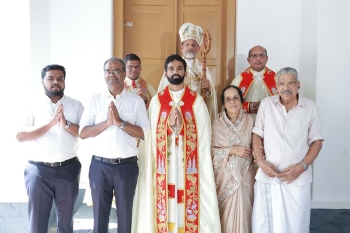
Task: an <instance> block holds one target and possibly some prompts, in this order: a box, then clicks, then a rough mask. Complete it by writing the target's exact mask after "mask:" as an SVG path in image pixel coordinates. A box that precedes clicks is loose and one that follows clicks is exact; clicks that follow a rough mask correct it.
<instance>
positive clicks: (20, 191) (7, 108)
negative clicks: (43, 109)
mask: <svg viewBox="0 0 350 233" xmlns="http://www.w3.org/2000/svg"><path fill="white" fill-rule="evenodd" d="M112 4H113V0H89V1H85V0H74V1H70V0H60V1H55V0H36V1H27V0H20V1H1V3H0V17H1V20H0V25H1V35H2V36H1V37H0V38H1V39H0V40H1V41H0V51H1V53H0V56H1V73H2V83H5V85H2V91H1V92H0V93H1V98H0V101H1V105H0V106H1V109H2V110H1V114H0V115H1V119H0V120H1V121H0V122H2V125H3V126H2V129H1V132H0V135H1V137H0V141H1V163H0V184H1V187H7V188H6V189H4V188H2V189H1V191H0V202H17V201H20V202H24V201H26V199H27V198H26V193H25V189H24V179H23V170H24V167H25V165H26V160H27V159H28V158H27V155H28V153H29V152H28V151H25V150H23V148H25V147H24V146H23V145H22V144H20V143H18V142H17V141H16V140H15V136H16V133H17V129H18V120H17V117H19V116H18V113H19V112H20V110H21V109H22V108H24V107H25V104H24V103H25V100H26V98H27V97H28V95H32V94H33V93H38V92H43V87H42V84H41V75H40V73H41V69H42V68H43V67H44V66H45V65H48V64H53V63H57V64H60V65H63V66H64V67H65V68H66V71H67V76H66V89H65V94H67V95H69V96H71V97H73V98H77V99H79V100H81V101H82V102H84V103H85V102H86V100H87V99H88V97H89V96H90V95H91V94H93V93H95V92H98V91H100V90H105V82H104V75H103V63H104V61H105V60H107V59H108V58H109V57H110V56H112V51H113V47H112V46H113V44H112V43H113V28H112V26H113V12H112V11H113V7H112ZM3 35H5V37H3ZM81 144H82V146H81V148H82V149H81V150H80V154H79V157H80V160H81V162H82V163H83V170H82V174H81V184H82V187H86V184H87V181H88V176H87V170H88V167H89V164H90V162H89V160H90V159H91V154H90V153H88V152H87V150H88V146H87V144H88V143H87V142H85V141H82V143H81ZM84 144H85V145H84ZM84 148H85V149H84ZM31 153H35V152H31Z"/></svg>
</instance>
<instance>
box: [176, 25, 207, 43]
mask: <svg viewBox="0 0 350 233" xmlns="http://www.w3.org/2000/svg"><path fill="white" fill-rule="evenodd" d="M202 33H203V29H202V28H201V27H200V26H198V25H194V24H192V23H184V24H182V26H181V27H180V29H179V35H180V39H181V43H182V42H184V41H186V40H195V41H196V42H197V44H198V45H199V46H201V44H202Z"/></svg>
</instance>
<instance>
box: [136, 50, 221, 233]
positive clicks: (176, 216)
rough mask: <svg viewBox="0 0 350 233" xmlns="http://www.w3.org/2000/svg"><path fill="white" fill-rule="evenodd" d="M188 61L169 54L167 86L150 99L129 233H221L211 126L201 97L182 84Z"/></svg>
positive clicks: (166, 62)
mask: <svg viewBox="0 0 350 233" xmlns="http://www.w3.org/2000/svg"><path fill="white" fill-rule="evenodd" d="M186 65H187V64H186V61H185V60H184V59H183V58H182V57H181V56H179V55H176V54H175V55H171V56H169V57H168V58H167V59H166V61H165V64H164V69H165V73H166V76H167V79H168V80H169V83H170V84H169V86H167V87H166V88H164V90H162V91H161V92H159V93H158V94H157V95H156V96H154V97H153V98H152V100H151V103H150V106H149V109H148V111H149V120H150V123H151V134H150V137H149V138H148V140H147V141H146V145H147V146H146V150H147V152H148V153H147V156H145V157H142V158H139V179H138V186H137V190H136V194H135V199H134V208H133V218H132V219H133V224H132V232H133V233H139V232H143V233H144V232H146V233H148V232H149V233H155V232H157V233H168V232H173V233H185V232H191V233H220V232H221V229H220V217H219V210H218V203H217V196H216V186H215V181H214V174H213V165H212V160H211V154H210V145H211V127H210V125H211V124H210V118H209V114H208V110H207V107H206V105H205V103H204V101H203V98H202V97H201V96H199V95H198V94H197V93H196V92H195V91H192V90H191V89H189V88H188V87H186V86H185V84H184V82H183V80H184V77H185V75H186Z"/></svg>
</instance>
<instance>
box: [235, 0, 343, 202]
mask: <svg viewBox="0 0 350 233" xmlns="http://www.w3.org/2000/svg"><path fill="white" fill-rule="evenodd" d="M349 7H350V2H349V1H346V0H338V1H331V0H308V1H302V0H294V1H286V0H282V1H277V0H264V1H258V0H237V32H236V35H237V38H236V39H237V41H236V52H237V58H236V61H237V62H236V74H239V73H240V72H242V71H243V70H244V69H245V68H246V67H248V63H247V62H246V58H247V53H248V50H249V49H250V48H251V47H253V46H254V45H256V44H260V45H262V46H264V47H266V49H267V51H268V56H269V61H268V63H267V66H268V67H270V68H271V69H273V70H275V71H278V70H279V69H280V68H282V67H285V66H291V67H294V68H296V69H297V70H298V72H299V75H300V77H299V78H300V81H301V90H300V92H301V94H302V95H304V96H306V97H307V98H310V99H313V100H315V101H316V103H317V105H318V108H319V111H320V117H321V127H322V133H323V135H324V137H325V141H324V144H323V149H322V151H321V153H320V154H319V156H318V158H317V159H316V161H315V163H314V171H313V176H314V183H313V191H312V201H313V202H312V206H313V207H314V208H350V195H349V193H350V179H349V177H350V176H349V175H350V172H349V171H350V169H349V167H350V156H349V155H348V154H349V153H350V143H349V141H350V136H349V135H348V132H349V131H350V123H349V120H348V119H349V115H350V107H348V106H347V100H348V99H350V92H349V91H348V90H347V88H348V87H349V86H350V73H349V72H347V70H348V69H349V67H350V62H349V61H350V59H349V58H348V51H350V45H349V41H350V31H349V30H348V22H350V15H349V14H348V13H346V9H349Z"/></svg>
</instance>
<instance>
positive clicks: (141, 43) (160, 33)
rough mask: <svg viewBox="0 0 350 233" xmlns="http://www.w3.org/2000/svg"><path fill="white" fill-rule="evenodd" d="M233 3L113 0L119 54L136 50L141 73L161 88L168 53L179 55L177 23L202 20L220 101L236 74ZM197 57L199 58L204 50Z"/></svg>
mask: <svg viewBox="0 0 350 233" xmlns="http://www.w3.org/2000/svg"><path fill="white" fill-rule="evenodd" d="M117 6H118V7H117ZM120 7H122V8H123V12H121V11H120ZM235 7H236V2H235V0H124V1H123V2H122V3H121V2H120V0H114V20H115V21H114V30H115V33H114V35H115V43H116V40H119V41H120V40H123V43H122V44H123V48H121V47H120V44H115V49H114V53H115V55H116V56H120V57H123V56H125V55H126V54H128V53H135V54H137V55H138V56H139V57H140V58H141V62H142V72H141V76H142V77H143V78H144V79H145V80H147V81H148V82H149V83H151V84H152V86H153V87H154V88H155V89H156V90H157V88H158V85H159V81H160V78H161V77H162V74H163V70H164V68H163V64H164V61H165V58H166V57H167V56H169V55H170V54H173V53H178V54H180V55H181V52H180V44H181V41H180V37H179V34H178V30H179V28H180V27H181V25H182V24H183V23H186V22H191V23H194V24H196V25H200V26H201V27H202V28H203V30H209V32H210V34H211V38H212V46H211V51H210V52H209V54H208V55H207V66H208V68H209V70H210V73H211V75H212V77H213V79H214V82H215V85H216V90H217V97H218V100H219V101H220V98H219V97H220V95H221V91H222V89H223V88H224V87H225V86H226V85H228V84H229V83H231V81H232V80H233V78H234V73H235V72H234V67H235V65H234V50H235V48H234V46H235V42H234V38H235ZM120 14H122V15H123V17H121V16H120ZM121 18H122V22H121ZM121 24H122V25H123V29H122V30H121V27H120V25H121ZM120 33H123V36H122V37H121V36H120ZM118 38H119V39H118ZM118 46H119V47H118ZM197 58H198V59H201V58H200V54H198V55H197ZM218 104H219V111H220V110H221V103H220V102H219V103H218Z"/></svg>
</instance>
